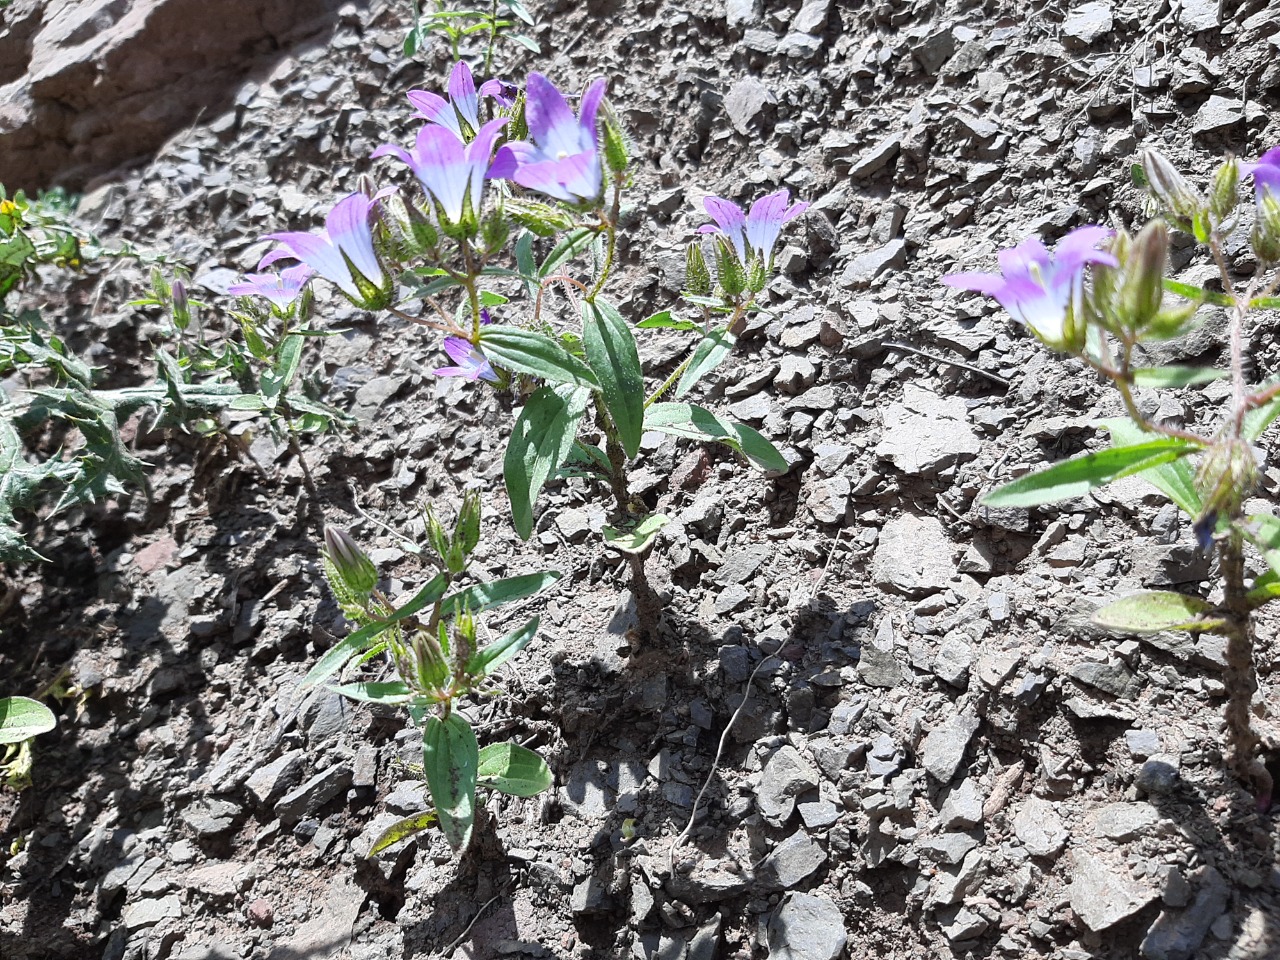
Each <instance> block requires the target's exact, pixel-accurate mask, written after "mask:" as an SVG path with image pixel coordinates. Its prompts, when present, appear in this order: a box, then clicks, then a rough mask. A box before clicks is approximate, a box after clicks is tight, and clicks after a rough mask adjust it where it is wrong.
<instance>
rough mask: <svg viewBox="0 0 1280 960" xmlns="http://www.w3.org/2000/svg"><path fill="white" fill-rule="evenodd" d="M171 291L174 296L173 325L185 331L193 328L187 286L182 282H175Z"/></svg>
mask: <svg viewBox="0 0 1280 960" xmlns="http://www.w3.org/2000/svg"><path fill="white" fill-rule="evenodd" d="M170 289H171V292H172V294H173V325H174V326H175V327H177V328H178V329H179V330H185V329H187V327H189V326H191V303H190V301H188V300H187V285H186V284H185V283H183V282H182V281H181V280H175V281H173V286H172V287H171V288H170Z"/></svg>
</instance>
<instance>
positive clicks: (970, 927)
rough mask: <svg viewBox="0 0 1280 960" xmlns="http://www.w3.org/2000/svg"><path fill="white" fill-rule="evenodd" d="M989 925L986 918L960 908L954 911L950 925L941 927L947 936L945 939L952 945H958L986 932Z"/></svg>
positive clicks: (965, 908) (967, 909)
mask: <svg viewBox="0 0 1280 960" xmlns="http://www.w3.org/2000/svg"><path fill="white" fill-rule="evenodd" d="M988 926H990V924H989V923H988V922H987V918H986V917H984V916H982V915H981V914H979V913H974V912H973V911H972V910H970V909H969V908H968V907H961V908H960V909H959V910H958V911H956V915H955V917H954V919H952V921H951V922H950V923H946V924H943V925H942V932H943V933H945V934H946V935H947V939H948V940H950V941H951V942H952V943H959V942H961V941H963V940H972V939H974V938H975V937H980V936H982V935H983V934H984V933H986V932H987V927H988Z"/></svg>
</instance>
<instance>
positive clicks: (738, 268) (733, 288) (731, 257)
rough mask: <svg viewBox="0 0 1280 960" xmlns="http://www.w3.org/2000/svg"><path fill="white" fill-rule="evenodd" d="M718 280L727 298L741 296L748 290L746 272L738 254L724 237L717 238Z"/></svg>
mask: <svg viewBox="0 0 1280 960" xmlns="http://www.w3.org/2000/svg"><path fill="white" fill-rule="evenodd" d="M716 280H717V281H719V283H720V289H721V291H722V292H723V293H724V295H725V296H726V297H729V298H733V297H738V296H741V294H742V291H743V290H745V289H746V288H747V276H746V270H745V269H744V268H743V266H742V261H741V260H739V259H738V254H737V252H736V251H735V250H734V249H733V247H732V246H731V245H730V244H729V241H728V240H726V239H725V238H724V237H716Z"/></svg>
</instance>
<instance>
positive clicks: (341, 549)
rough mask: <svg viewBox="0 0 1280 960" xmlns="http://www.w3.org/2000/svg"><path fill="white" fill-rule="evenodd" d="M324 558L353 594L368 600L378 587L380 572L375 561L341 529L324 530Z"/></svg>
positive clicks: (328, 528) (329, 528) (343, 584)
mask: <svg viewBox="0 0 1280 960" xmlns="http://www.w3.org/2000/svg"><path fill="white" fill-rule="evenodd" d="M324 558H325V559H326V560H328V561H329V563H330V565H331V566H332V570H333V572H334V573H335V574H336V575H337V578H338V579H339V580H340V581H341V583H342V586H344V587H346V588H347V590H348V591H350V592H351V593H352V594H355V595H356V596H358V597H361V598H363V599H368V597H369V595H370V594H371V593H373V589H374V587H376V586H377V585H378V570H377V568H376V567H375V566H374V565H373V561H372V560H370V559H369V557H368V555H367V554H366V553H365V552H364V551H363V550H361V549H360V547H359V545H357V544H356V542H355V541H354V540H353V539H351V535H350V534H349V533H347V531H345V530H343V529H341V528H339V527H325V528H324Z"/></svg>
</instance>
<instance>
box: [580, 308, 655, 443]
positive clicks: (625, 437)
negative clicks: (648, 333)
mask: <svg viewBox="0 0 1280 960" xmlns="http://www.w3.org/2000/svg"><path fill="white" fill-rule="evenodd" d="M582 346H583V347H584V348H585V349H586V352H587V360H588V361H589V362H590V363H591V369H592V370H593V371H594V372H595V375H596V379H597V380H599V381H600V393H601V395H602V396H603V397H604V408H605V410H607V411H608V412H609V418H610V419H611V420H612V421H613V425H614V426H615V427H617V429H618V439H619V440H620V441H621V442H622V449H623V450H625V451H626V454H627V456H628V457H634V456H635V455H636V454H637V453H639V452H640V435H641V434H642V433H644V373H643V372H642V371H641V368H640V351H639V349H638V348H637V347H636V338H635V335H634V334H632V332H631V327H630V326H629V325H628V324H627V321H626V320H624V319H623V317H622V314H620V313H619V312H618V309H617V307H615V306H614V305H613V304H611V303H609V302H608V301H606V300H595V301H588V302H586V303H584V304H583V305H582Z"/></svg>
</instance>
